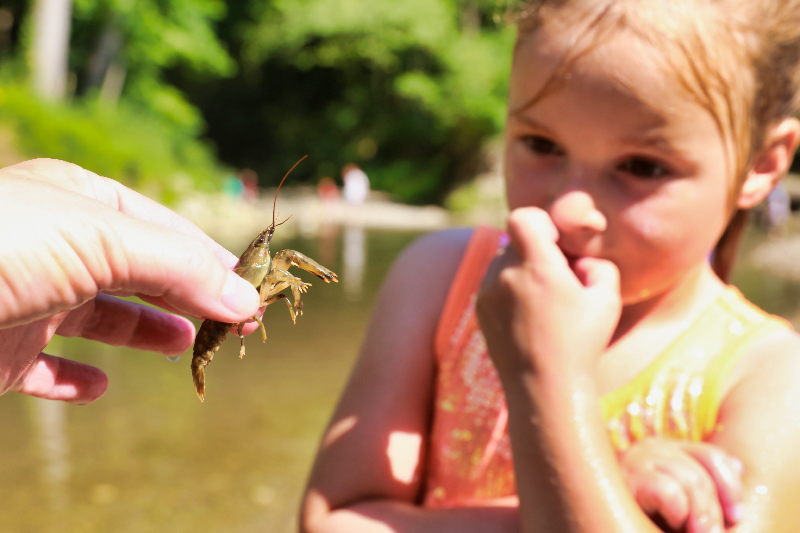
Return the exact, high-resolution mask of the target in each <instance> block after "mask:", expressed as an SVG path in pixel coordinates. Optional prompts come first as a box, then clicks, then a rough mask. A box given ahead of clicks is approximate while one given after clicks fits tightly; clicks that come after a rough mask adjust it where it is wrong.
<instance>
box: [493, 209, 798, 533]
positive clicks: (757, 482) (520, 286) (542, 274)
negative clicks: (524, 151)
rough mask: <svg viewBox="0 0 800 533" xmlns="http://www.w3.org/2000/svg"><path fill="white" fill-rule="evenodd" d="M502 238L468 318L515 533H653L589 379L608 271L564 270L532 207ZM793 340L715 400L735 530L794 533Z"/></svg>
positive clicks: (603, 323) (610, 293)
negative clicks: (498, 394) (501, 432)
mask: <svg viewBox="0 0 800 533" xmlns="http://www.w3.org/2000/svg"><path fill="white" fill-rule="evenodd" d="M509 235H510V237H511V242H512V244H513V250H510V251H509V253H507V254H506V256H505V257H504V258H503V261H502V264H501V265H500V267H502V268H500V269H498V271H497V272H496V273H495V274H493V275H491V274H490V275H489V276H487V280H486V282H485V283H484V288H483V289H482V292H481V295H480V298H479V301H478V314H479V318H480V321H481V326H482V329H483V331H484V334H485V335H486V338H487V342H488V345H489V349H490V353H491V355H492V358H493V360H494V361H495V364H496V366H497V368H498V372H499V374H500V377H501V380H502V382H503V387H504V390H505V393H506V399H507V402H508V407H509V433H510V437H511V443H512V449H513V453H514V461H515V472H516V475H517V488H518V491H519V497H520V520H521V523H522V530H523V531H526V532H530V533H540V532H544V531H546V532H587V533H588V532H591V533H604V532H609V533H612V532H614V533H616V532H620V533H648V532H652V533H655V532H657V531H659V530H658V528H657V527H656V526H655V525H654V524H653V523H652V522H651V521H650V520H649V519H648V518H647V516H646V515H645V514H644V513H643V511H642V510H641V509H640V508H639V506H638V505H637V504H636V502H635V501H634V499H633V497H632V495H631V493H630V491H629V490H628V488H627V487H626V486H625V482H624V479H623V476H622V473H621V471H620V468H619V465H618V462H617V459H616V456H615V453H614V450H613V449H612V447H611V444H610V442H609V439H608V436H607V434H606V430H605V427H604V423H603V420H602V417H601V414H600V408H599V394H598V391H597V389H596V385H595V381H594V377H593V372H594V366H595V364H596V361H597V360H598V359H599V357H600V356H601V354H602V353H603V351H604V349H605V346H606V345H607V343H608V341H609V339H610V337H611V335H612V332H613V329H614V326H615V325H616V322H617V320H618V317H619V312H620V302H619V289H618V279H617V278H618V274H617V271H616V268H615V267H614V266H613V265H612V264H610V263H608V262H606V261H602V260H597V259H591V258H584V259H581V260H579V261H578V262H577V264H575V265H573V268H574V270H573V269H571V268H570V265H568V264H567V261H566V259H565V258H564V256H563V254H561V253H560V250H558V247H557V246H556V240H557V237H558V235H557V231H556V230H555V228H554V227H553V226H552V223H551V221H550V220H549V217H547V215H546V213H544V212H543V211H541V210H537V209H520V210H517V211H515V212H514V213H512V214H511V216H510V218H509ZM576 274H577V276H576ZM784 340H786V339H784ZM797 344H798V343H797V342H794V343H789V342H783V343H780V347H781V349H782V350H783V351H784V352H785V353H784V355H783V356H781V357H779V359H780V360H781V362H780V363H775V364H771V365H764V366H768V367H769V368H768V369H761V371H762V372H761V374H762V375H761V376H750V375H748V376H747V377H746V378H744V379H743V380H742V382H741V383H740V384H739V385H737V387H735V389H734V390H733V391H732V392H731V394H730V395H729V397H728V399H727V400H726V401H725V403H724V404H723V410H722V413H721V422H722V424H723V426H724V429H723V431H722V432H720V433H718V434H717V435H716V436H715V437H714V439H713V442H714V443H715V444H718V445H720V446H721V447H723V448H724V449H726V450H727V451H728V452H729V453H731V454H733V455H734V456H736V457H738V458H739V459H741V460H742V462H743V464H744V467H745V483H744V485H745V492H746V494H748V495H749V496H750V498H751V499H752V500H753V501H752V502H749V503H748V504H747V505H748V508H747V509H746V510H745V519H744V520H743V521H742V522H741V523H740V525H738V526H736V527H735V528H734V530H735V531H741V532H744V531H748V532H749V533H756V532H767V531H769V532H775V531H787V532H788V531H798V530H800V513H797V509H796V503H794V502H792V501H791V500H792V499H793V498H794V500H795V501H796V498H797V493H798V489H800V486H798V485H800V481H798V480H800V458H798V457H797V456H798V454H797V453H796V451H794V450H797V449H798V447H800V422H798V418H799V417H798V415H797V412H798V406H800V390H799V388H798V387H796V385H795V384H796V383H797V382H798V380H800V362H798V359H800V358H799V357H798V356H797V355H798V354H800V350H798V347H797ZM776 348H777V347H776ZM770 358H771V359H773V360H775V359H776V356H771V357H770ZM793 412H794V413H793ZM759 487H761V488H759ZM762 493H763V494H762ZM698 531H702V528H700V529H698Z"/></svg>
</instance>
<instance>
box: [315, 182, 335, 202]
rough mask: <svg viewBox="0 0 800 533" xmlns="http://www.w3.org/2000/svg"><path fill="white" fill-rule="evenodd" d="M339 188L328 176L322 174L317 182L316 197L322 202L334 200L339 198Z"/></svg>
mask: <svg viewBox="0 0 800 533" xmlns="http://www.w3.org/2000/svg"><path fill="white" fill-rule="evenodd" d="M339 196H340V195H339V188H338V187H337V186H336V182H335V181H333V178H331V177H330V176H323V177H322V178H320V180H319V181H318V182H317V197H318V198H319V199H320V200H322V202H323V203H332V202H336V201H337V200H338V199H339Z"/></svg>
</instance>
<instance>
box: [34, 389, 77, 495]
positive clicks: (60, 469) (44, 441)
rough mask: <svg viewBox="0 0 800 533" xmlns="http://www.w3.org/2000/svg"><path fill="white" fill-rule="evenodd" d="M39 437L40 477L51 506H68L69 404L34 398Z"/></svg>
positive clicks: (37, 438) (35, 419) (35, 420)
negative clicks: (67, 429)
mask: <svg viewBox="0 0 800 533" xmlns="http://www.w3.org/2000/svg"><path fill="white" fill-rule="evenodd" d="M31 402H32V403H33V414H34V423H35V428H36V440H37V441H38V445H39V446H38V448H39V453H40V454H41V463H40V465H41V476H42V481H43V482H44V485H45V487H47V492H48V496H49V500H50V501H49V503H50V507H51V508H52V509H54V510H61V509H64V508H65V507H66V506H67V503H68V494H67V480H68V478H69V471H70V465H69V439H68V437H67V433H66V431H65V419H66V410H67V404H65V403H63V402H51V401H47V400H41V399H39V398H31Z"/></svg>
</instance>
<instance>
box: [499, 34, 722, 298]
mask: <svg viewBox="0 0 800 533" xmlns="http://www.w3.org/2000/svg"><path fill="white" fill-rule="evenodd" d="M572 37H574V35H571V34H570V30H569V29H568V28H566V29H565V28H558V27H553V24H545V25H544V26H543V27H541V28H540V29H539V30H537V32H536V33H535V34H533V35H530V36H528V37H527V38H526V39H525V40H524V41H523V42H522V43H520V45H519V46H518V48H517V51H516V54H515V57H514V65H513V69H512V74H511V87H510V96H509V114H508V123H507V128H506V147H505V169H506V170H505V172H506V185H507V195H508V203H509V206H510V208H511V209H515V208H518V207H524V206H536V207H540V208H542V209H544V210H545V211H547V212H548V213H549V215H550V217H551V218H552V219H553V222H554V224H555V226H556V227H557V228H558V231H559V241H558V245H559V246H560V248H561V250H562V251H563V252H564V254H565V255H566V256H567V258H568V259H575V258H578V257H582V256H593V257H600V258H604V259H608V260H610V261H612V262H613V263H615V264H616V265H617V267H618V268H619V270H620V274H621V281H622V298H623V302H625V303H634V302H636V301H640V300H643V299H646V298H647V297H649V296H654V295H656V294H660V293H662V292H664V291H665V290H667V289H669V288H670V287H672V286H674V285H675V284H676V283H678V282H680V281H681V280H682V279H684V278H685V276H686V275H687V274H689V273H690V272H693V271H696V269H698V268H699V267H701V266H702V265H703V264H704V262H705V261H706V257H707V254H708V253H709V251H710V250H711V249H712V248H713V246H714V245H715V244H716V241H717V239H718V238H719V236H720V235H721V233H722V231H723V229H724V228H725V225H726V223H727V220H728V216H729V214H730V212H731V211H730V205H729V200H728V194H729V191H730V190H731V187H732V186H733V176H732V175H731V170H730V169H732V168H733V166H732V165H733V164H732V161H733V159H732V158H731V157H729V154H728V153H727V152H726V145H725V142H724V140H723V139H722V137H721V136H720V133H719V131H718V129H717V127H716V124H715V122H714V119H713V118H712V117H711V115H710V114H709V113H708V112H707V111H705V110H704V109H703V108H701V107H700V106H699V105H697V104H696V103H694V102H692V101H691V100H690V99H689V98H687V97H685V93H684V92H682V91H681V90H680V89H676V88H675V87H674V86H673V83H672V81H671V79H672V78H671V77H670V76H669V75H668V74H666V73H665V72H664V70H663V69H662V68H660V67H658V66H654V65H658V64H662V63H658V62H657V61H656V60H657V59H658V58H657V56H655V55H654V54H655V53H654V52H653V50H652V49H650V48H647V47H645V46H643V45H641V44H640V43H639V42H638V41H637V40H636V39H635V38H633V37H631V36H628V35H626V34H624V33H623V34H621V35H618V36H616V37H614V38H613V39H612V40H610V41H609V42H606V43H604V44H602V45H600V46H598V47H596V48H595V49H594V50H593V51H591V52H590V53H588V54H586V55H584V56H582V57H580V58H579V59H578V60H577V61H576V62H575V63H574V65H573V66H572V68H571V69H570V71H569V73H568V74H567V75H566V77H565V78H564V79H563V80H562V81H561V82H559V84H558V85H557V86H556V89H554V90H553V91H550V92H548V93H547V94H545V95H544V96H543V97H541V98H539V99H538V100H536V101H535V102H534V103H533V104H530V102H531V101H532V99H533V98H534V97H535V96H536V95H538V94H539V92H540V90H541V89H542V86H543V85H544V83H545V81H546V80H547V79H548V78H549V77H550V75H551V73H552V72H553V70H554V69H555V68H556V67H557V65H559V62H560V61H561V58H562V57H563V56H564V54H565V51H566V49H567V48H566V46H567V43H569V41H570V39H571V38H572Z"/></svg>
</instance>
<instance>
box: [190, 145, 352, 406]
mask: <svg viewBox="0 0 800 533" xmlns="http://www.w3.org/2000/svg"><path fill="white" fill-rule="evenodd" d="M305 158H306V156H304V157H303V158H301V159H300V161H302V160H303V159H305ZM300 161H298V162H297V163H295V164H294V166H292V168H290V169H289V172H287V173H286V175H285V176H284V177H283V179H282V180H281V182H280V184H279V185H278V190H277V191H275V200H274V202H273V204H272V224H270V225H269V227H267V229H265V230H264V231H262V232H261V233H259V234H258V236H257V237H256V238H255V239H254V240H253V242H252V243H250V246H248V247H247V249H246V250H245V251H244V253H243V254H242V255H241V257H239V261H238V262H237V263H236V267H234V269H233V271H234V272H235V273H236V274H238V275H239V276H241V277H242V278H244V279H246V280H247V281H249V282H250V283H252V284H253V287H255V288H256V289H257V290H258V292H259V296H260V297H261V307H265V306H267V305H269V304H271V303H275V302H277V301H278V300H284V301H285V302H286V305H287V306H288V307H289V314H290V315H291V316H292V323H295V321H296V319H297V316H298V315H302V314H303V302H302V301H301V299H300V294H301V293H304V292H306V291H307V290H308V287H310V286H311V284H310V283H305V282H304V281H302V280H301V279H300V278H298V277H296V276H293V275H291V274H290V273H289V267H291V266H296V267H300V268H302V269H303V270H305V271H307V272H311V273H312V274H314V275H315V276H317V277H318V278H320V279H322V280H324V281H325V283H330V282H331V281H334V282H338V281H339V280H338V279H337V277H336V274H335V273H334V272H333V271H331V270H329V269H327V268H325V267H324V266H322V265H320V264H319V263H317V262H316V261H314V260H313V259H311V258H310V257H307V256H305V255H303V254H301V253H300V252H297V251H295V250H281V251H280V252H278V253H276V254H275V257H274V258H273V257H271V256H270V251H269V244H270V241H271V240H272V235H273V234H274V233H275V228H276V227H277V226H280V225H281V224H283V223H285V222H286V220H288V218H287V219H286V220H284V221H283V222H281V223H278V224H276V223H275V206H276V204H277V201H278V192H279V191H280V189H281V185H283V182H284V181H286V178H287V177H288V176H289V174H290V173H291V172H292V170H294V168H295V167H296V166H297V165H298V164H299V163H300ZM287 288H291V290H292V297H293V299H294V303H292V302H290V301H289V298H288V297H287V296H286V295H285V294H283V293H282V292H281V291H282V290H284V289H287ZM262 318H263V314H262V316H261V317H259V316H258V315H256V316H253V317H252V319H251V320H255V321H256V322H258V325H259V327H260V328H261V341H262V342H266V340H267V331H266V330H265V329H264V323H263V322H262ZM246 322H249V320H248V321H246ZM244 324H245V322H241V323H239V324H238V328H237V333H238V335H239V338H240V339H241V347H240V348H239V357H240V358H241V357H244V335H243V334H242V328H243V327H244ZM233 326H236V324H231V323H226V322H218V321H216V320H210V319H206V320H205V321H203V324H202V325H201V326H200V330H199V331H198V332H197V337H196V338H195V341H194V350H193V351H192V377H193V379H194V386H195V389H196V390H197V396H198V397H199V398H200V401H203V399H204V397H205V370H204V369H205V366H206V365H208V364H209V363H210V362H211V360H212V359H213V358H214V353H215V352H216V351H217V350H219V347H220V345H221V344H222V341H224V340H225V336H226V335H227V333H228V331H229V330H231V328H233Z"/></svg>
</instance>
